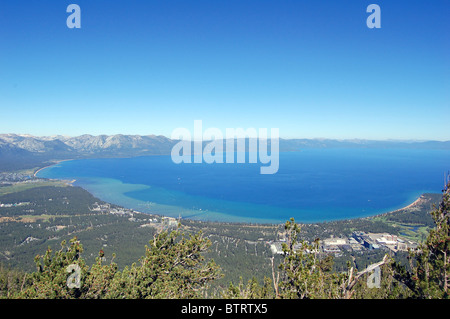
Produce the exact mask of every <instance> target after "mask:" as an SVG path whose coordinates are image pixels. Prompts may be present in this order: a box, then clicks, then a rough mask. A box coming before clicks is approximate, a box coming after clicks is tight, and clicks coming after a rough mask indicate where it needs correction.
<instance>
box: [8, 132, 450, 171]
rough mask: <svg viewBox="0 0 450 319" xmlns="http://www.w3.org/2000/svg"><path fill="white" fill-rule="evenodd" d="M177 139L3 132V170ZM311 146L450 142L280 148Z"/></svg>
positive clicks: (291, 143)
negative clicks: (43, 135) (40, 135)
mask: <svg viewBox="0 0 450 319" xmlns="http://www.w3.org/2000/svg"><path fill="white" fill-rule="evenodd" d="M177 142H178V141H177V140H172V139H169V138H167V137H165V136H161V135H159V136H156V135H145V136H141V135H121V134H118V135H98V136H93V135H88V134H86V135H81V136H77V137H67V136H61V135H56V136H46V137H37V136H31V135H21V134H0V171H2V170H12V169H19V168H31V167H37V166H42V165H43V164H44V163H46V162H48V161H50V160H62V159H74V158H92V157H131V156H145V155H164V154H170V152H171V150H172V147H173V146H174V145H175V144H176V143H177ZM307 148H408V149H414V148H415V149H450V141H444V142H441V141H375V140H359V139H353V140H333V139H280V151H300V150H302V149H307Z"/></svg>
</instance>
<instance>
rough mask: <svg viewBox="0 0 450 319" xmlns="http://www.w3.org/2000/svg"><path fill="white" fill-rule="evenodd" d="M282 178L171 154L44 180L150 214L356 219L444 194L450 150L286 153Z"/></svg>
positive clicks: (61, 171)
mask: <svg viewBox="0 0 450 319" xmlns="http://www.w3.org/2000/svg"><path fill="white" fill-rule="evenodd" d="M279 162H280V168H279V171H278V173H277V174H273V175H261V174H260V173H259V169H260V166H261V165H260V164H258V163H256V164H249V163H246V164H206V163H202V164H183V163H182V164H174V163H173V162H172V161H171V158H170V156H151V157H136V158H116V159H114V158H108V159H83V160H74V161H66V162H62V163H59V164H57V165H54V166H52V167H50V168H46V169H44V170H42V171H40V172H39V173H38V176H39V177H47V178H59V179H76V182H75V185H78V186H81V187H83V188H85V189H87V190H88V191H90V192H91V193H92V194H94V195H95V196H97V197H99V198H101V199H102V200H105V201H108V202H111V203H115V204H119V205H122V206H124V207H128V208H133V209H136V210H138V211H142V212H146V213H155V214H161V215H166V216H173V217H178V216H181V217H183V218H191V219H198V220H215V221H230V222H254V223H266V222H269V223H272V222H275V223H279V222H284V221H286V220H287V219H289V218H290V217H294V218H295V219H296V220H297V221H301V222H316V221H325V220H337V219H348V218H357V217H365V216H371V215H376V214H379V213H384V212H388V211H391V210H395V209H398V208H401V207H403V206H405V205H407V204H409V203H411V202H413V201H414V200H415V199H417V197H418V196H420V195H421V194H422V193H425V192H435V193H438V192H440V191H441V189H442V187H443V176H444V173H445V172H447V171H448V170H449V168H450V151H446V150H388V149H310V150H303V151H301V152H289V153H280V160H279Z"/></svg>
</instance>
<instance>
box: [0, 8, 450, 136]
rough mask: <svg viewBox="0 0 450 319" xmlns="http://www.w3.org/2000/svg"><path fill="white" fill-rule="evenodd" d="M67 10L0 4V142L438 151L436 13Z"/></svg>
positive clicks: (445, 77) (439, 11) (443, 118)
mask: <svg viewBox="0 0 450 319" xmlns="http://www.w3.org/2000/svg"><path fill="white" fill-rule="evenodd" d="M74 3H76V4H78V5H79V6H80V8H81V28H80V29H69V28H68V27H67V25H66V19H67V17H68V16H69V15H70V13H67V12H66V8H67V5H68V4H69V3H55V2H53V1H39V2H32V3H28V2H22V1H15V2H11V1H8V2H6V1H3V2H2V3H1V4H0V39H2V41H0V52H1V54H0V70H1V73H0V74H1V76H0V112H1V114H2V119H3V121H2V124H1V132H0V133H16V134H30V135H33V136H52V135H67V136H72V137H74V136H80V135H83V134H90V135H94V136H98V135H102V134H104V135H114V134H124V135H152V134H154V135H163V136H166V137H168V138H170V136H171V133H172V131H173V130H174V129H176V128H178V127H184V128H187V129H188V130H190V131H191V132H192V130H193V124H194V120H196V119H201V120H203V127H204V129H206V128H210V127H217V128H219V129H221V130H223V132H225V129H226V128H244V129H246V128H256V129H258V128H268V129H270V128H279V130H280V137H281V138H285V139H292V138H307V139H320V138H325V139H337V140H344V139H362V140H402V141H405V140H407V141H410V140H415V141H429V140H435V141H449V140H450V131H449V130H446V129H445V128H446V127H447V126H448V114H447V113H448V111H449V110H450V105H449V101H450V81H449V79H450V77H449V74H450V72H449V71H450V68H449V67H450V63H449V58H448V57H449V56H450V33H449V32H448V30H450V26H449V24H450V22H449V21H448V19H447V13H448V12H449V10H448V9H449V6H450V4H449V3H448V1H445V0H438V1H433V2H431V3H430V2H425V1H395V3H392V2H390V1H381V0H380V1H378V0H377V1H375V2H369V1H363V2H360V1H358V2H354V1H353V2H349V1H329V0H320V1H315V2H311V1H290V0H283V1H273V0H267V1H256V0H245V1H237V0H227V1H223V2H213V1H207V0H195V1H190V2H186V1H180V0H172V1H168V2H160V1H134V2H133V3H132V4H131V3H123V2H120V3H119V2H112V3H111V2H105V1H99V0H96V1H92V0H91V1H86V0H77V1H74ZM371 3H376V4H378V5H379V6H380V8H381V28H380V29H369V28H368V27H367V25H366V19H367V17H368V16H369V14H370V13H367V12H366V8H367V6H368V5H369V4H371Z"/></svg>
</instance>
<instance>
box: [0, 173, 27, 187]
mask: <svg viewBox="0 0 450 319" xmlns="http://www.w3.org/2000/svg"><path fill="white" fill-rule="evenodd" d="M34 179H36V178H35V177H34V176H30V175H26V174H21V173H14V172H13V173H10V172H0V184H1V183H12V182H24V181H29V180H34Z"/></svg>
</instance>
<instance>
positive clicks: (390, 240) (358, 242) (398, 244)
mask: <svg viewBox="0 0 450 319" xmlns="http://www.w3.org/2000/svg"><path fill="white" fill-rule="evenodd" d="M285 242H286V240H284V239H282V240H279V241H273V242H269V243H268V244H269V246H270V249H271V251H272V253H273V254H283V249H282V245H283V243H285ZM416 247H417V243H415V242H413V241H410V240H407V239H403V238H400V237H398V236H397V235H392V234H388V233H365V232H361V231H355V232H353V233H352V234H351V236H349V237H348V238H339V237H330V238H326V239H324V240H322V241H321V242H320V247H319V249H320V252H323V253H326V254H333V255H335V256H336V257H339V256H341V255H342V254H343V252H345V251H349V252H352V251H363V250H372V249H384V250H388V251H392V252H394V253H396V252H398V251H407V250H408V249H409V248H411V249H415V248H416ZM296 248H297V249H299V248H301V245H297V247H295V246H294V249H296Z"/></svg>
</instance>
